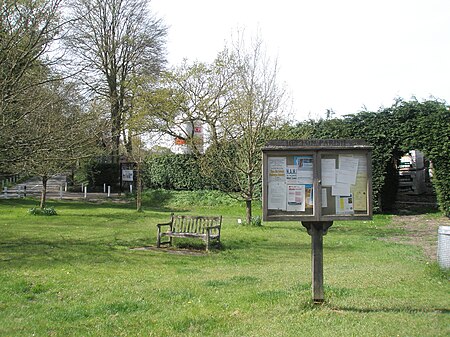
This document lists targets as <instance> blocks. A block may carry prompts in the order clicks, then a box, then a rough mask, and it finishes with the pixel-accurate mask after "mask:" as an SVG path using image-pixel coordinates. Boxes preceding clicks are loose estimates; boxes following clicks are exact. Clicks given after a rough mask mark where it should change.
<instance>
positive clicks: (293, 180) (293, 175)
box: [286, 165, 298, 185]
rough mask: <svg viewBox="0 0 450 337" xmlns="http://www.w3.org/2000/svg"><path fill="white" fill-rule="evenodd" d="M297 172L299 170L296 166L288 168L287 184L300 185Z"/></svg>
mask: <svg viewBox="0 0 450 337" xmlns="http://www.w3.org/2000/svg"><path fill="white" fill-rule="evenodd" d="M297 171H298V169H297V166H295V165H288V166H286V183H287V184H288V185H294V184H298V179H297Z"/></svg>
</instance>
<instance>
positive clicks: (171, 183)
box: [143, 154, 208, 190]
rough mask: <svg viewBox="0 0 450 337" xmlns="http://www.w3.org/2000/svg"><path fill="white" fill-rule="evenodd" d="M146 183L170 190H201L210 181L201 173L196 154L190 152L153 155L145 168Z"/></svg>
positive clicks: (148, 185) (149, 185)
mask: <svg viewBox="0 0 450 337" xmlns="http://www.w3.org/2000/svg"><path fill="white" fill-rule="evenodd" d="M143 179H144V184H145V185H146V186H147V187H149V188H164V189H169V190H200V189H205V188H208V182H207V181H206V180H205V179H204V177H203V176H202V175H201V173H200V165H199V163H198V160H197V158H196V157H195V156H193V155H189V154H166V155H151V156H149V157H147V158H146V160H145V164H144V169H143Z"/></svg>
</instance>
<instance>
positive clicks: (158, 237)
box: [156, 227, 161, 248]
mask: <svg viewBox="0 0 450 337" xmlns="http://www.w3.org/2000/svg"><path fill="white" fill-rule="evenodd" d="M159 247H161V231H160V230H159V227H158V231H157V233H156V248H159Z"/></svg>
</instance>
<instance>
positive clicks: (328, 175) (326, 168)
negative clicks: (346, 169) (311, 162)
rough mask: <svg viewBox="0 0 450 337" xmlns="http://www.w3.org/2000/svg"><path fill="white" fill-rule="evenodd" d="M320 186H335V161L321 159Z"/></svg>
mask: <svg viewBox="0 0 450 337" xmlns="http://www.w3.org/2000/svg"><path fill="white" fill-rule="evenodd" d="M321 164H322V165H321V166H322V176H321V178H322V186H333V185H334V184H336V159H322V160H321Z"/></svg>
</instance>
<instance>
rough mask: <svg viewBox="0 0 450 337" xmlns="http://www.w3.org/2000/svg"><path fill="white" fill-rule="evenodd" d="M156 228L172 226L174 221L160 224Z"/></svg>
mask: <svg viewBox="0 0 450 337" xmlns="http://www.w3.org/2000/svg"><path fill="white" fill-rule="evenodd" d="M156 226H157V227H158V228H161V227H162V226H172V221H171V222H166V223H159V224H157V225H156Z"/></svg>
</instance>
